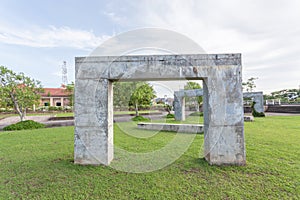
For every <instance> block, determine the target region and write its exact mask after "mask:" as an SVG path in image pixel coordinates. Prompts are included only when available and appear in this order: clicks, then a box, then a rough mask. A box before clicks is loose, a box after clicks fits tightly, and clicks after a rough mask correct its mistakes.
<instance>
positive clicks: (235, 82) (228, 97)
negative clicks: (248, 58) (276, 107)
mask: <svg viewBox="0 0 300 200" xmlns="http://www.w3.org/2000/svg"><path fill="white" fill-rule="evenodd" d="M215 73H216V75H215V76H212V77H210V78H205V79H204V81H203V89H204V96H203V97H204V98H203V103H204V156H205V159H206V160H207V161H208V162H209V163H210V164H214V165H223V164H225V165H226V164H230V165H244V164H245V163H246V154H245V145H244V119H243V115H244V112H243V93H242V83H241V77H240V75H239V73H238V72H227V71H226V70H224V71H221V70H220V71H216V72H215Z"/></svg>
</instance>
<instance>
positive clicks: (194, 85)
mask: <svg viewBox="0 0 300 200" xmlns="http://www.w3.org/2000/svg"><path fill="white" fill-rule="evenodd" d="M184 89H185V90H194V89H201V85H200V84H199V83H197V82H193V81H189V82H187V83H186V85H185V86H184ZM193 101H197V103H198V105H199V108H200V106H201V105H202V101H203V98H202V96H200V97H185V102H186V103H187V104H189V103H191V102H193Z"/></svg>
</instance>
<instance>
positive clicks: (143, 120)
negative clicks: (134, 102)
mask: <svg viewBox="0 0 300 200" xmlns="http://www.w3.org/2000/svg"><path fill="white" fill-rule="evenodd" d="M131 120H132V121H135V122H147V121H150V119H149V118H146V117H143V116H140V115H139V116H135V117H133V118H131Z"/></svg>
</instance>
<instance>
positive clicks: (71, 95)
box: [65, 82, 75, 106]
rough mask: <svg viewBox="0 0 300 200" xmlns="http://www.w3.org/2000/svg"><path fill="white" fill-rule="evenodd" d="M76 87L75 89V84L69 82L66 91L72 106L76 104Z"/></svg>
mask: <svg viewBox="0 0 300 200" xmlns="http://www.w3.org/2000/svg"><path fill="white" fill-rule="evenodd" d="M74 89H75V84H74V82H72V83H71V84H68V85H67V87H66V90H65V92H66V93H67V94H68V96H69V101H70V104H69V105H70V106H74Z"/></svg>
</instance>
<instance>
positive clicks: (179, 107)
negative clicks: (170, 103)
mask: <svg viewBox="0 0 300 200" xmlns="http://www.w3.org/2000/svg"><path fill="white" fill-rule="evenodd" d="M174 111H175V112H174V114H175V120H177V121H184V120H185V100H184V97H182V96H179V95H177V93H176V92H175V93H174Z"/></svg>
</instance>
